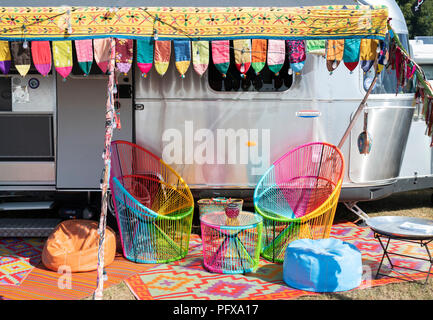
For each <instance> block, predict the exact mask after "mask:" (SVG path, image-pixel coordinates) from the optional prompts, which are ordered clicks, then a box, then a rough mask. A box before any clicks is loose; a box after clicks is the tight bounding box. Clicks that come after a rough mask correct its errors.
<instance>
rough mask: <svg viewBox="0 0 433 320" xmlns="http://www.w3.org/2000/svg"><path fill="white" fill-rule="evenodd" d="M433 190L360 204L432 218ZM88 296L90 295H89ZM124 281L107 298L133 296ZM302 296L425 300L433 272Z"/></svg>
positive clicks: (347, 215)
mask: <svg viewBox="0 0 433 320" xmlns="http://www.w3.org/2000/svg"><path fill="white" fill-rule="evenodd" d="M432 192H433V191H432V190H422V191H411V192H405V193H399V194H394V195H392V196H390V197H387V198H385V199H381V200H376V201H370V202H361V203H358V206H359V207H360V208H361V209H362V210H363V211H364V212H366V213H367V214H368V215H369V216H371V217H374V216H379V215H399V216H414V217H422V218H428V219H433V205H432V202H431V195H432ZM357 219H358V217H357V216H356V215H355V214H353V213H351V212H350V211H349V210H348V209H347V208H346V207H345V206H344V205H343V204H339V206H338V208H337V213H336V218H335V222H341V221H356V220H357ZM87 299H91V297H88V298H87ZM134 299H135V297H134V296H133V295H132V293H131V292H130V291H129V289H128V287H127V286H126V285H125V283H124V282H122V283H120V284H118V285H116V286H112V287H110V288H108V289H106V290H104V300H134ZM299 299H303V300H306V299H307V300H317V299H325V300H328V299H333V300H334V299H336V300H352V299H355V300H359V299H361V300H390V299H391V300H426V299H429V300H430V299H433V276H431V277H430V279H429V282H428V283H427V284H426V285H422V284H420V283H415V282H401V283H397V284H388V285H384V286H379V287H375V288H368V289H358V290H356V289H355V290H352V291H346V292H340V293H331V294H320V295H311V296H304V297H301V298H299Z"/></svg>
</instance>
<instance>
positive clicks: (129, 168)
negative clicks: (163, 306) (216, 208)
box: [110, 141, 194, 263]
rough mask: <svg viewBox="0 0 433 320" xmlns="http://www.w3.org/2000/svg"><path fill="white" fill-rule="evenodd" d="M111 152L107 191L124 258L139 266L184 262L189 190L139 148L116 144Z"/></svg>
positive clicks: (188, 229) (191, 208)
mask: <svg viewBox="0 0 433 320" xmlns="http://www.w3.org/2000/svg"><path fill="white" fill-rule="evenodd" d="M111 152H112V157H111V172H110V188H111V192H112V194H113V199H114V208H115V212H116V218H117V223H118V226H119V231H120V238H121V242H122V248H123V254H124V255H125V257H126V258H127V259H129V260H132V261H134V262H141V263H165V262H170V261H174V260H179V259H182V258H183V257H185V255H186V254H187V253H188V245H189V237H190V234H191V227H192V217H193V212H194V200H193V197H192V194H191V191H190V189H189V187H188V185H187V184H186V183H185V182H184V181H183V179H182V178H181V177H180V176H179V175H178V174H177V173H176V172H175V171H174V170H173V169H172V168H171V167H169V166H168V165H167V164H166V163H164V162H163V161H162V160H161V159H159V158H158V157H157V156H155V155H154V154H152V153H151V152H149V151H147V150H145V149H143V148H141V147H140V146H137V145H135V144H133V143H130V142H126V141H114V142H113V143H112V144H111Z"/></svg>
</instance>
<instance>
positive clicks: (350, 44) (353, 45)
mask: <svg viewBox="0 0 433 320" xmlns="http://www.w3.org/2000/svg"><path fill="white" fill-rule="evenodd" d="M360 46H361V39H346V40H344V54H343V61H344V65H345V66H346V67H347V69H349V70H350V72H352V71H353V70H354V69H355V68H356V66H357V65H358V63H359V53H360V52H359V49H360Z"/></svg>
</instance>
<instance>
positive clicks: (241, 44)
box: [233, 39, 251, 78]
mask: <svg viewBox="0 0 433 320" xmlns="http://www.w3.org/2000/svg"><path fill="white" fill-rule="evenodd" d="M233 47H234V51H235V66H236V69H238V70H239V72H240V73H241V77H242V78H245V77H246V75H245V74H246V73H247V72H248V69H249V68H250V66H251V40H250V39H242V40H233Z"/></svg>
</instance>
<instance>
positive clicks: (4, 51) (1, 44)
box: [0, 41, 12, 74]
mask: <svg viewBox="0 0 433 320" xmlns="http://www.w3.org/2000/svg"><path fill="white" fill-rule="evenodd" d="M11 63H12V57H11V52H10V50H9V41H0V71H1V72H2V73H3V74H8V73H9V70H10V68H11Z"/></svg>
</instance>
